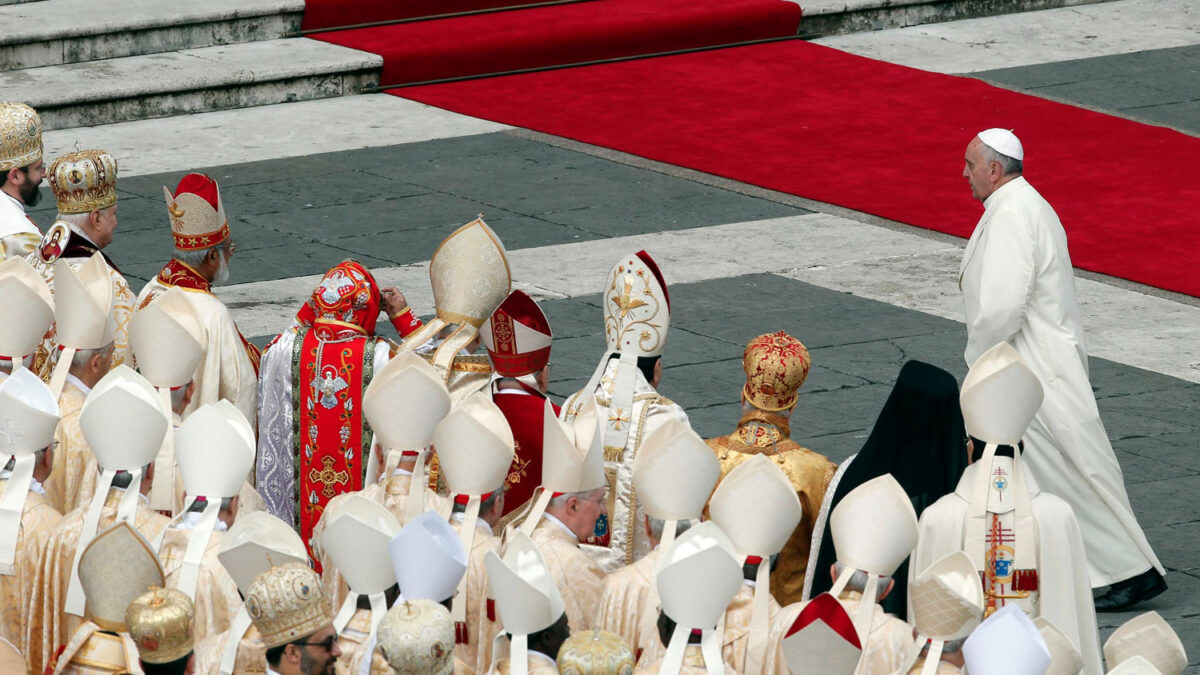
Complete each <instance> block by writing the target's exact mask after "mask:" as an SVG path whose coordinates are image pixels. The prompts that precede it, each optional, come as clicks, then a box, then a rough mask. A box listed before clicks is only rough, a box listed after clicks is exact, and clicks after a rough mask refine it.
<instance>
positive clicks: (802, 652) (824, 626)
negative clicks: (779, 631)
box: [783, 593, 862, 675]
mask: <svg viewBox="0 0 1200 675" xmlns="http://www.w3.org/2000/svg"><path fill="white" fill-rule="evenodd" d="M861 657H862V645H861V644H860V643H859V641H858V633H857V632H856V631H855V630H854V622H853V621H852V620H851V619H850V615H849V614H847V613H846V608H845V607H843V606H842V603H840V602H838V601H837V599H836V598H834V597H833V596H832V595H830V594H828V593H822V594H820V595H818V596H817V597H815V598H813V599H812V600H811V601H810V602H809V603H808V604H806V605H804V608H803V609H801V610H800V613H799V614H798V615H797V616H796V620H795V621H794V622H793V623H792V625H791V626H790V627H789V628H788V630H787V633H785V634H784V637H783V658H784V660H785V661H786V662H787V667H788V670H789V671H790V672H791V673H792V675H851V673H853V672H854V670H855V668H857V667H858V660H859V658H861Z"/></svg>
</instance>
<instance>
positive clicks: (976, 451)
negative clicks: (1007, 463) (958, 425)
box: [968, 436, 1025, 463]
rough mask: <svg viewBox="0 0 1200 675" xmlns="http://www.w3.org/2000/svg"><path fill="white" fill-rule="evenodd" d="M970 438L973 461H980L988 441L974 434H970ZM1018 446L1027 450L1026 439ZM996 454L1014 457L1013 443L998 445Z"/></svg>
mask: <svg viewBox="0 0 1200 675" xmlns="http://www.w3.org/2000/svg"><path fill="white" fill-rule="evenodd" d="M968 438H970V439H971V463H975V462H978V461H979V460H981V459H983V450H984V448H985V447H987V442H986V441H981V440H979V439H978V438H975V437H974V436H968ZM1017 447H1018V448H1020V450H1021V452H1025V441H1021V442H1019V443H1017ZM996 456H997V457H1012V456H1013V447H1012V446H1011V445H997V446H996Z"/></svg>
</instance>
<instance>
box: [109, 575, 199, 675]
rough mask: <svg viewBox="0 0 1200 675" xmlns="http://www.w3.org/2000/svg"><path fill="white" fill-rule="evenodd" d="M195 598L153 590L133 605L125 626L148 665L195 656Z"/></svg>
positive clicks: (126, 615) (127, 612) (170, 590)
mask: <svg viewBox="0 0 1200 675" xmlns="http://www.w3.org/2000/svg"><path fill="white" fill-rule="evenodd" d="M194 613H195V608H194V607H193V606H192V599H191V598H189V597H188V596H187V594H185V593H183V592H182V591H179V590H176V589H174V588H153V589H151V590H149V591H147V592H145V593H143V594H142V595H139V596H138V597H137V598H134V600H133V602H131V603H129V607H127V608H126V609H125V625H126V626H128V627H129V637H131V638H132V639H133V643H134V644H135V645H137V649H138V654H139V656H140V657H141V660H142V661H143V662H144V663H150V664H162V663H171V662H173V661H178V660H180V659H182V658H184V657H185V656H187V655H188V654H191V653H192V649H193V647H195V639H194V637H195V636H193V635H192V616H193V614H194Z"/></svg>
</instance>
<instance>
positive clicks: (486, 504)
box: [451, 485, 508, 513]
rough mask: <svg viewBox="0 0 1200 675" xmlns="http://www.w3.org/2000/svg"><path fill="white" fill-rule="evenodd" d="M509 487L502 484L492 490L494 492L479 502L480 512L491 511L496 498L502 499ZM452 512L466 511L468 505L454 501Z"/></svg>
mask: <svg viewBox="0 0 1200 675" xmlns="http://www.w3.org/2000/svg"><path fill="white" fill-rule="evenodd" d="M507 487H508V486H507V485H501V486H500V487H498V488H496V489H495V490H492V494H490V495H488V498H487V499H484V500H483V501H481V502H479V512H480V513H487V512H488V511H491V510H492V507H493V506H495V505H496V500H497V499H500V495H502V494H504V491H505V490H506V489H507ZM451 512H452V513H466V512H467V505H466V504H459V503H458V502H454V508H452V509H451Z"/></svg>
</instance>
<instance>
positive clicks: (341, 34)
mask: <svg viewBox="0 0 1200 675" xmlns="http://www.w3.org/2000/svg"><path fill="white" fill-rule="evenodd" d="M310 6H311V5H310ZM799 22H800V7H799V6H798V5H796V4H794V3H791V2H785V1H784V0H593V1H592V2H580V3H573V4H568V5H553V6H549V7H536V8H530V9H521V10H514V11H510V12H495V13H490V14H482V15H476V16H461V17H454V18H449V19H439V20H436V21H421V22H418V23H406V24H396V25H390V26H376V27H371V28H357V29H352V30H343V31H336V32H331V33H319V34H316V35H313V36H312V37H314V38H316V39H318V40H324V41H326V42H332V43H334V44H339V45H343V46H346V47H353V48H354V49H361V50H363V51H368V52H374V53H376V54H379V55H381V56H383V58H384V63H383V73H382V76H381V78H380V83H381V84H382V85H383V86H388V85H394V84H405V83H413V82H428V81H432V80H442V79H450V78H456V77H467V76H473V75H483V74H489V73H503V72H509V71H514V70H524V69H529V68H541V67H545V66H556V65H565V64H573V63H584V62H588V61H596V60H602V59H613V58H620V57H627V56H643V55H647V54H661V53H663V52H670V51H677V50H683V49H694V48H698V47H716V46H723V45H731V44H738V43H743V42H749V41H753V40H763V39H768V38H778V37H786V36H789V35H795V33H796V29H797V27H798V26H799Z"/></svg>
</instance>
